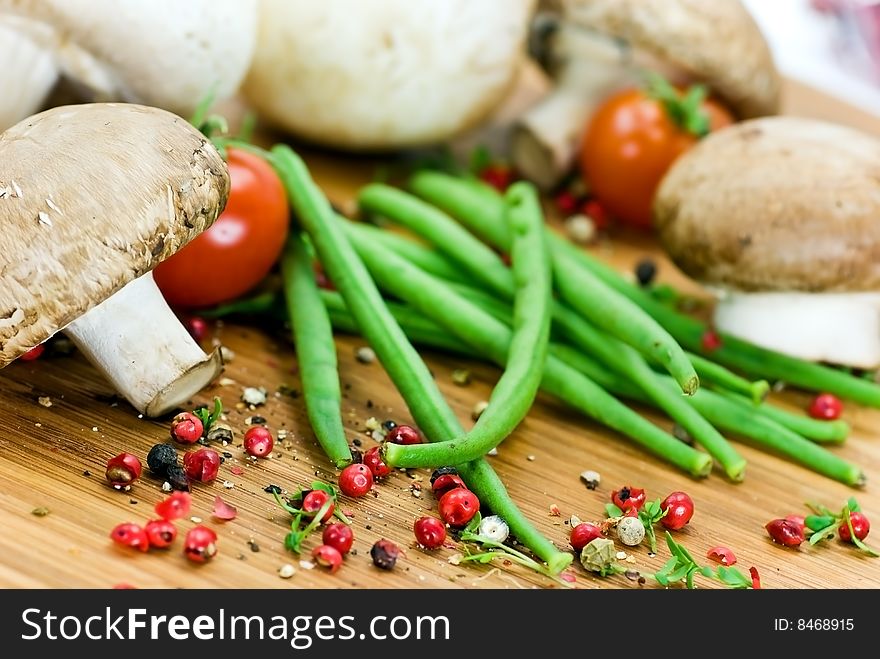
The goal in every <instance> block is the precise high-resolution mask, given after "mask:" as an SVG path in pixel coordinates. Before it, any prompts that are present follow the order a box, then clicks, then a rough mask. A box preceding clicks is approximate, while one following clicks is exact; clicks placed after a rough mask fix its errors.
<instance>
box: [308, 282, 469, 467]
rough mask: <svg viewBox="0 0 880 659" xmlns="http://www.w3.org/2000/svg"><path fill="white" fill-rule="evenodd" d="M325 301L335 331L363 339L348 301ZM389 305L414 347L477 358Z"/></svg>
mask: <svg viewBox="0 0 880 659" xmlns="http://www.w3.org/2000/svg"><path fill="white" fill-rule="evenodd" d="M321 301H322V302H323V303H324V306H325V307H326V308H327V313H328V314H329V315H330V321H331V322H332V323H333V328H334V329H336V330H339V331H341V332H346V333H348V334H356V335H360V333H361V332H360V328H359V327H358V325H357V323H356V322H355V321H354V318H352V317H351V314H350V313H348V309H347V308H346V306H345V301H344V300H343V299H342V296H341V295H339V293H337V292H336V291H324V290H322V291H321ZM385 305H386V306H387V307H388V311H390V312H391V315H392V316H394V319H395V320H396V321H397V323H398V325H400V326H401V328H403V330H404V332H405V333H406V336H407V338H409V340H410V341H411V342H412V343H416V344H419V345H423V346H427V347H430V348H436V349H439V350H442V351H444V352H449V353H452V354H454V355H460V356H464V357H472V356H473V354H474V351H473V350H472V349H471V348H469V347H468V346H467V345H465V344H464V343H462V342H461V341H460V340H459V339H457V338H456V337H454V336H453V335H451V334H450V333H449V332H447V331H446V330H444V329H443V328H442V327H440V326H439V325H437V323H435V322H433V321H431V320H429V319H427V318H425V316H424V315H423V314H421V313H419V312H418V311H416V310H415V309H413V308H412V307H410V306H408V305H404V304H398V303H395V302H390V301H386V302H385ZM446 464H449V463H446Z"/></svg>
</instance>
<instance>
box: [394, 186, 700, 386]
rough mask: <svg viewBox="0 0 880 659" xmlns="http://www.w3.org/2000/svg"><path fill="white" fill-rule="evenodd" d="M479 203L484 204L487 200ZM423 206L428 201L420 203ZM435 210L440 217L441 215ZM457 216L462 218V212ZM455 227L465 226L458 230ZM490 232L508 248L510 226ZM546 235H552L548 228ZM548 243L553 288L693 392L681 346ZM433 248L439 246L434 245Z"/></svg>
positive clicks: (478, 229)
mask: <svg viewBox="0 0 880 659" xmlns="http://www.w3.org/2000/svg"><path fill="white" fill-rule="evenodd" d="M435 177H441V178H439V179H436V180H439V181H440V182H441V183H442V181H443V180H444V178H443V175H440V174H435V173H432V172H423V173H417V174H416V175H415V176H414V177H413V179H412V181H411V187H413V189H415V190H416V192H417V193H419V194H421V193H422V191H423V189H424V185H423V184H422V183H421V181H424V180H426V179H427V180H428V182H429V183H430V181H432V180H435ZM445 178H448V179H449V180H450V181H452V182H453V183H455V181H456V179H454V178H452V177H445ZM464 187H465V186H464V185H463V184H459V185H458V186H456V185H447V186H445V188H444V189H445V191H446V192H447V193H449V194H450V195H451V196H452V197H453V199H451V200H450V199H448V198H447V199H445V200H444V202H445V203H446V204H447V205H448V204H453V203H456V199H457V198H461V197H464V198H468V196H469V195H467V194H459V192H460V190H461V189H463V188H464ZM471 191H472V194H473V195H475V196H478V197H479V198H480V199H481V200H484V201H489V200H491V197H489V196H488V195H486V194H484V193H482V192H473V189H472V188H471ZM431 201H432V202H434V203H437V200H436V199H433V198H432V199H431ZM439 205H440V206H441V208H442V207H444V205H443V204H439ZM483 205H484V206H485V205H486V204H483ZM425 206H427V205H426V204H425ZM428 207H429V206H428ZM429 208H430V207H429ZM491 211H492V212H493V213H497V212H498V211H499V209H498V208H496V207H495V206H491ZM435 213H439V211H435ZM439 214H440V215H441V216H442V215H443V214H442V213H439ZM458 217H459V219H462V217H461V216H458ZM395 219H396V218H395ZM499 220H500V221H501V222H503V219H502V218H500V216H498V217H493V218H491V223H492V225H493V226H494V225H495V224H497V223H498V221H499ZM489 222H490V219H488V218H482V219H481V221H480V222H476V223H473V224H472V223H470V222H469V221H468V222H466V224H467V226H468V228H469V229H470V230H471V231H474V233H478V234H479V233H486V232H485V231H484V228H485V227H486V225H487V224H489ZM460 231H464V230H463V229H460ZM465 233H467V232H465ZM489 233H490V234H491V235H493V236H495V237H496V238H497V239H500V240H503V241H504V242H500V243H499V242H496V243H495V246H496V247H498V248H500V249H502V250H505V251H509V250H510V241H511V234H510V231H509V230H506V229H505V230H504V231H501V230H497V231H496V230H492V231H491V232H489ZM549 235H552V234H551V233H550V232H549V231H548V236H549ZM460 242H461V240H460V239H459V240H456V243H460ZM549 244H550V248H551V256H552V261H553V276H554V279H555V282H556V287H557V289H558V290H559V293H560V295H561V296H562V297H563V299H565V301H566V302H568V304H569V305H571V306H572V307H573V308H574V309H575V310H576V311H577V312H578V313H580V314H581V315H582V316H584V317H585V318H587V319H588V320H590V321H591V322H592V323H594V324H595V325H598V326H599V327H601V328H602V329H604V330H605V331H607V332H608V333H609V334H611V335H612V336H614V337H615V338H618V339H620V340H621V341H623V342H624V343H628V344H629V345H631V346H633V347H634V348H635V349H636V350H638V351H639V352H641V353H642V354H643V355H645V356H647V357H649V358H651V359H652V360H653V361H656V362H657V363H659V364H661V365H662V366H663V367H664V368H665V369H666V370H668V371H669V373H670V374H671V375H672V376H673V377H674V378H675V379H676V381H677V382H678V383H679V384H680V385H681V388H682V391H684V392H685V393H686V394H692V393H693V392H694V391H696V390H697V388H698V387H699V383H700V380H699V377H698V376H697V373H696V371H695V370H694V367H693V365H692V364H691V363H690V361H689V360H688V358H687V355H685V353H684V351H683V350H682V349H681V346H679V345H678V344H677V343H676V342H675V340H674V339H673V338H672V337H671V336H670V335H669V334H668V333H667V332H666V330H664V329H663V328H662V327H661V326H660V325H659V324H658V323H657V322H656V321H655V320H654V319H653V318H651V317H650V316H648V315H647V314H645V313H644V312H643V311H642V310H641V309H639V308H638V307H637V306H636V305H634V304H633V303H632V302H630V301H629V300H627V299H626V298H625V297H624V296H622V295H620V294H619V293H617V292H616V291H614V290H612V289H610V288H609V287H608V286H606V285H605V284H603V283H602V282H601V281H600V280H599V279H598V278H597V277H595V276H593V275H592V273H589V272H586V271H584V270H583V269H580V268H576V267H574V268H573V267H572V266H571V263H570V260H571V257H570V256H569V255H568V254H567V253H566V252H564V251H562V250H559V249H557V248H556V247H555V246H554V243H553V242H552V241H550V243H549ZM438 247H440V245H439V244H438ZM441 249H442V248H441ZM484 249H488V248H484ZM493 290H495V291H496V292H498V291H499V289H498V288H497V287H493Z"/></svg>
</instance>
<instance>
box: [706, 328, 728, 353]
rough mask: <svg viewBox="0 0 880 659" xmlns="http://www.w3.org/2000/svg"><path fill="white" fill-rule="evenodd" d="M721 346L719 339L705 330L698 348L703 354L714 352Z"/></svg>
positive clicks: (710, 331) (716, 334)
mask: <svg viewBox="0 0 880 659" xmlns="http://www.w3.org/2000/svg"><path fill="white" fill-rule="evenodd" d="M722 345H723V343H722V341H721V337H720V336H718V333H717V332H715V331H713V330H706V331H705V332H703V336H701V337H700V347H701V348H702V349H703V351H704V352H714V351H716V350H718V348H720V347H721V346H722Z"/></svg>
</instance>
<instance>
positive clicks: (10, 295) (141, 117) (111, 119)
mask: <svg viewBox="0 0 880 659" xmlns="http://www.w3.org/2000/svg"><path fill="white" fill-rule="evenodd" d="M0 163H2V167H0V224H2V226H3V228H4V231H3V233H2V235H0V367H3V366H6V365H7V364H9V363H10V362H11V361H13V360H14V359H15V358H16V357H18V356H20V355H21V354H23V353H24V352H26V351H27V350H29V349H30V348H33V347H34V346H36V345H38V344H40V343H41V342H43V341H45V340H46V339H47V338H48V337H50V336H52V335H53V334H54V333H56V332H58V331H59V330H65V331H66V332H67V334H68V335H69V336H70V337H71V338H72V339H73V341H74V342H75V343H76V344H77V345H78V346H79V348H80V349H81V350H82V351H83V352H84V353H85V355H86V356H87V357H88V358H89V359H90V360H91V361H92V362H93V363H94V364H95V366H96V367H97V368H98V369H99V370H101V372H102V373H103V374H104V375H105V376H106V377H107V379H108V380H109V381H110V382H111V383H112V384H113V385H114V386H115V387H116V389H117V390H118V391H119V393H120V394H122V395H124V396H125V397H126V398H127V399H128V400H129V401H130V402H131V404H132V405H133V406H134V407H135V408H137V409H138V410H139V411H141V412H143V413H145V414H147V415H150V416H155V415H158V414H162V413H163V412H165V411H168V410H169V409H172V408H174V407H175V406H177V405H178V404H180V403H181V402H183V401H185V400H186V399H187V398H189V397H190V396H191V395H192V394H193V393H195V392H197V391H198V390H199V389H201V388H202V387H204V386H205V385H206V384H207V383H209V382H210V381H211V380H212V379H213V378H214V377H215V376H216V375H217V374H218V373H219V371H220V368H221V360H220V357H219V354H217V353H215V354H213V355H211V356H210V357H209V356H206V355H205V353H204V352H203V351H202V349H201V348H200V347H199V346H198V345H197V344H196V343H195V341H194V340H193V339H192V338H191V337H190V336H189V334H188V333H187V331H186V329H185V328H184V327H183V326H182V325H181V324H180V322H179V321H178V320H177V318H176V317H175V316H174V314H173V313H172V311H171V310H170V309H169V308H168V305H167V304H166V303H165V301H164V299H163V298H162V295H161V293H160V292H159V290H158V288H156V285H155V284H154V283H153V278H152V275H151V274H150V270H152V268H153V267H155V266H156V264H158V263H159V262H160V261H162V260H163V259H165V258H167V257H169V256H171V255H172V254H174V253H175V252H176V251H177V250H178V249H180V248H181V247H183V246H184V245H185V244H186V243H188V242H189V241H190V240H192V239H193V238H194V237H195V236H196V235H198V234H199V233H200V232H201V231H203V230H204V229H206V228H207V227H209V226H210V225H211V224H212V223H213V222H214V220H215V219H216V218H217V216H218V214H219V213H220V211H221V210H222V209H223V206H224V205H225V203H226V197H227V195H228V192H229V177H228V172H227V170H226V165H225V163H224V162H223V160H222V158H221V157H220V155H219V154H218V153H217V151H216V150H215V149H214V147H213V146H212V145H211V143H210V142H209V141H208V140H207V139H206V138H205V137H204V136H203V135H202V134H201V133H199V132H198V131H197V130H196V129H195V128H194V127H193V126H191V125H190V124H188V123H187V122H186V121H185V120H184V119H181V118H180V117H177V116H175V115H173V114H170V113H168V112H165V111H164V110H159V109H156V108H148V107H143V106H139V105H124V104H109V103H108V104H91V105H78V106H66V107H59V108H54V109H52V110H48V111H46V112H43V113H41V114H37V115H34V116H33V117H30V118H28V119H25V120H24V121H21V122H20V123H18V124H16V125H15V126H13V127H11V128H9V129H8V130H6V131H5V132H4V133H2V134H0Z"/></svg>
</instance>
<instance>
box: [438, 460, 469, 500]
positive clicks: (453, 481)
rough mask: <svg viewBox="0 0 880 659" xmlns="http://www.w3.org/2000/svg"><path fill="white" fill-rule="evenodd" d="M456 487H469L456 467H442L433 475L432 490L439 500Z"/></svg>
mask: <svg viewBox="0 0 880 659" xmlns="http://www.w3.org/2000/svg"><path fill="white" fill-rule="evenodd" d="M456 487H463V488H465V489H467V486H466V485H465V484H464V481H463V480H462V478H461V476H459V475H458V470H457V469H456V468H455V467H440V468H439V469H435V470H434V473H433V474H431V490H432V491H433V492H434V496H435V497H436V498H438V499H439V498H440V497H442V496H443V495H444V494H446V493H447V492H449V490H454V489H455V488H456Z"/></svg>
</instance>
